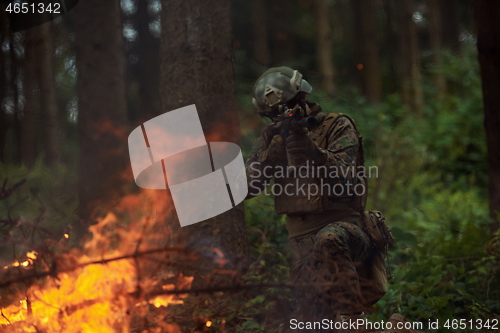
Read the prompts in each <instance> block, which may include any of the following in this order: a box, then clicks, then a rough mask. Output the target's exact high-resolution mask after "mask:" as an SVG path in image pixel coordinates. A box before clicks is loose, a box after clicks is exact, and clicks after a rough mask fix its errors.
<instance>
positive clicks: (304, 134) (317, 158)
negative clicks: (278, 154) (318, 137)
mask: <svg viewBox="0 0 500 333" xmlns="http://www.w3.org/2000/svg"><path fill="white" fill-rule="evenodd" d="M286 154H287V159H288V165H290V166H295V167H300V166H302V165H306V163H307V161H309V164H310V165H312V162H313V161H314V164H316V165H321V164H323V163H324V162H325V153H324V152H322V151H320V149H319V148H318V146H317V145H316V143H314V141H313V140H312V139H311V137H310V136H309V131H308V130H307V128H305V127H302V128H301V129H299V130H297V131H294V132H292V133H291V134H290V135H289V136H288V138H287V139H286Z"/></svg>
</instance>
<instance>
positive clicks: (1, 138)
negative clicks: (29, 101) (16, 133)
mask: <svg viewBox="0 0 500 333" xmlns="http://www.w3.org/2000/svg"><path fill="white" fill-rule="evenodd" d="M5 16H6V13H5V12H3V13H0V20H1V21H0V45H3V43H4V42H5V39H6V37H7V36H6V35H7V22H6V20H5ZM5 60H6V59H5V55H4V51H3V50H1V49H0V75H1V77H0V162H5V140H6V136H7V117H6V114H5V112H6V110H5V107H4V105H5V98H6V97H7V93H6V91H7V75H6V71H5V68H6V66H5Z"/></svg>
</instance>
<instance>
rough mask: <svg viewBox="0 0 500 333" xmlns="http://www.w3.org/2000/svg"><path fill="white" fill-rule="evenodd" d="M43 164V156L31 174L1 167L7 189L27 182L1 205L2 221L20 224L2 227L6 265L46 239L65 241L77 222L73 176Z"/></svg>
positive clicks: (1, 202) (13, 166) (29, 171)
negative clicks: (65, 234)
mask: <svg viewBox="0 0 500 333" xmlns="http://www.w3.org/2000/svg"><path fill="white" fill-rule="evenodd" d="M42 161H43V156H42V157H40V158H39V159H38V160H37V162H36V163H35V165H34V166H33V168H32V169H31V170H28V169H26V168H25V167H20V166H19V165H11V164H1V163H0V174H1V175H2V176H3V178H2V179H1V182H2V183H3V181H4V180H5V179H8V182H7V186H6V188H9V187H10V186H12V185H14V184H15V183H17V182H19V181H21V180H23V179H26V183H25V184H24V185H21V186H20V187H19V188H17V189H16V190H15V191H14V192H13V193H12V194H11V195H10V196H9V197H8V198H7V199H5V200H2V201H0V219H3V220H10V221H14V222H16V223H17V224H16V225H15V226H14V227H11V225H10V224H2V229H1V231H0V232H1V235H0V236H1V237H2V239H3V241H2V253H3V255H4V256H3V259H4V260H6V261H9V262H10V261H11V260H12V259H13V258H12V254H13V255H14V257H16V256H19V255H21V254H24V253H25V252H26V251H27V250H32V249H34V248H35V247H36V246H37V245H39V244H40V242H41V241H42V240H44V239H47V238H53V239H54V238H55V239H60V238H62V237H63V233H65V232H68V233H69V225H70V224H71V223H72V222H74V221H77V216H76V214H75V210H76V207H77V206H78V200H77V198H76V195H75V193H76V179H75V178H74V175H73V173H71V172H69V171H68V170H67V169H66V167H65V166H64V165H58V166H57V167H54V168H51V169H49V168H47V167H46V166H44V165H43V162H42ZM16 244H18V245H17V246H16ZM19 244H22V245H19ZM30 247H31V248H30Z"/></svg>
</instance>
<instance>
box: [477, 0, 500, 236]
mask: <svg viewBox="0 0 500 333" xmlns="http://www.w3.org/2000/svg"><path fill="white" fill-rule="evenodd" d="M474 19H475V21H476V26H477V49H478V51H479V64H480V67H481V80H482V83H483V84H482V87H483V102H484V124H485V127H486V142H487V146H488V177H489V181H488V190H489V196H490V216H491V218H492V219H493V223H492V225H491V232H492V233H493V232H495V231H496V230H497V229H498V226H499V223H500V134H499V133H500V132H499V131H498V129H499V128H500V95H499V94H498V92H499V91H500V25H499V24H498V22H500V2H499V1H491V0H490V1H488V0H475V1H474Z"/></svg>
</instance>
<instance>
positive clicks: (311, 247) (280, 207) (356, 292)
mask: <svg viewBox="0 0 500 333" xmlns="http://www.w3.org/2000/svg"><path fill="white" fill-rule="evenodd" d="M309 106H310V108H311V110H312V113H311V116H314V117H316V119H317V122H318V125H317V126H316V127H315V128H312V129H311V130H310V132H309V136H310V137H311V139H312V140H313V141H314V142H315V145H316V146H317V154H318V156H316V161H318V163H319V165H323V166H326V167H327V169H328V168H331V167H336V168H339V169H340V168H355V167H356V166H357V161H356V159H357V153H358V149H359V142H358V136H357V131H356V129H355V127H354V125H353V124H352V123H351V121H350V120H349V119H348V118H346V117H340V118H338V119H336V120H335V121H334V122H333V123H330V124H329V125H328V126H329V128H326V129H325V128H324V127H325V126H323V125H324V124H326V121H325V119H326V118H327V115H326V114H324V113H322V112H321V108H320V107H319V105H317V104H315V103H309ZM325 130H326V131H327V132H324V133H323V134H321V135H320V132H321V131H325ZM321 138H324V140H322V139H321ZM274 139H277V140H278V142H281V143H282V144H283V147H282V149H284V143H283V140H281V141H280V138H279V137H278V138H277V137H276V136H275V137H274ZM274 139H273V140H274ZM270 140H271V139H270V138H269V137H266V132H264V134H263V136H261V137H260V138H259V139H258V141H257V143H256V146H255V148H254V151H253V153H252V154H251V155H250V157H249V158H248V160H247V161H246V169H247V177H248V182H249V197H252V196H255V195H258V194H259V193H260V192H259V190H262V189H263V188H264V187H265V186H267V184H269V182H270V180H271V178H272V177H273V175H274V176H275V177H274V178H275V183H276V182H279V181H282V180H279V179H277V178H276V170H277V168H276V166H286V165H287V160H286V154H285V155H283V152H282V151H281V152H280V151H275V152H273V151H269V149H268V142H270ZM274 147H279V145H274ZM277 150H279V149H277ZM276 154H278V155H280V158H279V159H278V160H277V161H274V163H273V162H270V161H272V160H273V159H272V158H270V157H272V156H274V155H276ZM266 167H267V170H268V171H267V173H265V172H263V171H264V169H265V168H266ZM269 170H272V171H273V172H270V171H269ZM328 170H330V169H328ZM324 181H325V182H328V183H329V184H330V185H335V184H337V183H341V184H344V185H345V184H346V182H348V181H350V182H351V184H353V183H354V182H355V174H354V175H353V174H351V173H348V174H346V175H345V177H344V175H342V174H340V175H339V177H333V178H332V177H324ZM257 189H258V190H257ZM316 199H317V200H316ZM351 199H352V196H349V195H339V196H328V197H325V195H322V197H321V198H319V199H318V198H312V199H311V200H310V201H314V200H315V203H314V204H311V205H307V204H304V200H305V198H303V197H302V198H301V197H297V198H294V197H290V196H287V195H278V196H275V200H276V211H277V213H279V214H281V213H285V214H287V229H288V232H289V237H290V244H291V248H292V252H293V268H292V271H291V280H292V282H294V283H297V284H302V283H304V284H307V283H312V282H318V284H317V285H318V289H317V290H316V291H315V292H314V293H311V292H310V291H309V292H307V291H304V292H302V293H299V295H298V298H299V299H301V300H300V301H299V302H298V303H299V307H300V308H301V310H300V312H301V313H303V314H304V315H306V316H308V317H309V316H313V315H315V316H317V317H318V318H319V319H321V318H330V319H333V318H334V316H335V314H336V313H344V314H352V313H358V312H360V311H362V305H361V303H362V297H361V294H360V285H359V278H358V274H357V269H356V267H357V265H361V264H362V263H363V262H364V261H365V260H366V259H367V258H368V257H369V255H370V248H371V244H370V241H369V239H368V236H367V235H366V234H365V233H364V232H363V230H362V229H361V228H359V227H358V226H357V222H358V221H359V219H360V214H359V212H357V211H355V210H354V209H352V208H351V207H350V205H349V202H350V200H351ZM286 202H292V204H289V205H288V206H287V205H286V204H285V203H286ZM332 283H333V286H332ZM325 285H326V286H325ZM309 290H310V288H309ZM312 304H315V305H316V306H312ZM301 305H302V306H301ZM308 309H309V310H310V312H309V313H307V314H306V313H305V311H306V310H308ZM312 312H314V313H312ZM309 318H311V317H309Z"/></svg>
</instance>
